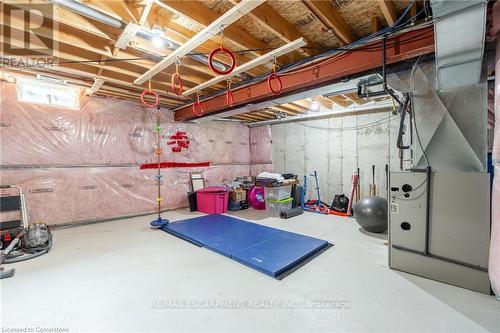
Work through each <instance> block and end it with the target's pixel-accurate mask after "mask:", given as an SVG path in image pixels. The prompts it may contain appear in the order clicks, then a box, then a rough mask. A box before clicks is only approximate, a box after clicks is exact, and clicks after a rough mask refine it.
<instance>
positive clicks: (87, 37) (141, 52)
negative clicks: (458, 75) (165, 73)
mask: <svg viewBox="0 0 500 333" xmlns="http://www.w3.org/2000/svg"><path fill="white" fill-rule="evenodd" d="M5 6H7V5H6V4H5V5H4V7H5ZM15 6H16V7H17V8H20V9H23V10H28V9H27V7H26V6H21V4H18V3H16V4H15ZM56 9H57V12H60V13H61V15H62V16H54V17H53V19H54V20H57V21H55V22H56V23H55V24H59V26H58V31H57V32H58V33H56V34H54V32H53V30H52V29H51V24H50V22H51V21H50V20H48V19H44V21H43V24H42V25H41V26H40V27H38V28H37V35H39V36H42V37H46V38H48V39H53V40H54V41H56V42H57V43H59V45H58V48H59V49H71V52H72V53H73V55H75V56H76V57H78V58H80V60H90V59H99V58H100V56H106V57H108V58H109V59H112V60H119V58H120V57H116V56H113V54H112V44H111V43H112V41H111V39H110V38H109V37H107V36H108V35H111V31H117V30H116V29H113V28H110V27H109V26H105V27H103V28H102V29H103V30H100V32H101V33H97V32H96V31H95V29H91V28H90V27H93V25H94V23H91V22H90V21H89V20H86V22H87V23H86V26H75V23H73V22H71V21H70V20H67V18H68V17H70V18H71V19H72V20H74V21H75V22H78V20H77V17H79V15H77V14H74V13H72V12H70V11H67V10H65V9H62V8H59V7H56V8H55V9H54V10H56ZM45 10H46V9H45V7H41V8H40V11H38V10H37V11H33V12H32V14H33V15H47V17H50V14H49V13H45V12H44V11H45ZM4 15H5V14H4ZM75 15H76V17H75ZM7 17H8V19H9V23H10V28H12V29H17V30H19V31H20V32H21V34H20V35H21V36H22V31H23V29H24V20H23V19H22V16H19V15H12V16H9V15H5V17H4V18H7ZM80 18H81V17H80ZM5 27H6V26H5ZM104 28H106V30H104ZM103 31H106V33H103ZM13 35H16V36H17V34H13ZM104 36H106V37H104ZM96 37H97V38H96ZM139 46H143V45H142V44H139ZM91 53H93V55H92V54H91ZM156 53H158V50H156ZM120 56H121V57H123V58H125V59H130V58H138V57H141V56H142V57H144V56H146V58H145V59H144V60H137V61H133V62H125V61H113V62H108V63H107V64H106V66H107V68H110V67H114V70H116V71H127V70H132V69H133V70H134V71H136V69H137V72H136V74H134V76H135V77H137V76H138V75H140V73H143V72H144V71H146V70H148V69H149V68H151V66H153V65H154V64H155V63H154V62H153V61H152V60H148V59H147V58H151V59H154V56H153V55H152V51H151V47H150V46H149V45H144V47H143V48H138V47H135V46H129V47H128V48H127V49H126V50H122V51H121V52H120ZM73 60H77V59H73ZM124 64H127V66H123V65H124ZM199 68H203V69H206V66H202V65H201V64H199V63H195V62H194V61H192V60H190V59H185V61H184V62H183V67H182V74H183V81H184V83H185V84H186V85H187V86H189V85H190V84H192V83H194V84H195V85H196V84H199V83H201V82H203V81H205V80H207V79H209V78H210V77H212V76H213V73H211V72H210V76H207V75H208V74H205V73H204V72H203V73H200V72H198V69H199ZM160 80H162V81H164V82H166V81H168V80H169V77H168V78H160ZM127 84H129V85H131V82H128V83H127Z"/></svg>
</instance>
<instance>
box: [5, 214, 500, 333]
mask: <svg viewBox="0 0 500 333" xmlns="http://www.w3.org/2000/svg"><path fill="white" fill-rule="evenodd" d="M194 215H197V214H195V213H189V212H187V211H184V210H182V211H175V212H169V213H167V214H165V217H167V218H169V219H170V220H173V221H175V220H180V219H184V218H187V217H190V216H194ZM233 215H237V216H239V217H242V218H245V219H248V220H253V221H256V222H257V223H262V224H265V225H268V226H272V227H277V228H281V229H284V230H289V231H293V232H298V233H303V234H306V235H310V236H314V237H318V238H323V239H327V240H329V241H331V242H332V243H334V244H335V246H334V247H333V248H331V249H329V250H328V251H326V252H325V253H323V254H321V255H320V256H318V257H317V258H315V259H314V260H313V261H311V262H309V263H308V264H307V265H305V266H304V267H302V268H300V269H299V270H297V271H296V272H294V273H293V274H291V275H290V276H288V277H286V278H285V279H284V280H282V281H277V280H274V279H272V278H269V277H267V276H265V275H262V274H260V273H258V272H256V271H253V270H251V269H249V268H247V267H245V266H243V265H240V264H238V263H236V262H234V261H232V260H229V259H227V258H224V257H222V256H220V255H217V254H215V253H213V252H210V251H208V250H206V249H203V248H198V247H196V246H194V245H191V244H189V243H187V242H185V241H182V240H180V239H177V238H175V237H173V236H170V235H168V234H166V233H164V232H162V231H158V230H151V229H149V227H148V222H149V221H151V220H152V217H140V218H132V219H127V220H118V221H113V222H107V223H101V224H94V225H88V226H81V227H75V228H68V229H59V230H54V231H53V234H54V247H53V250H52V251H51V252H50V253H49V254H48V255H45V256H43V257H41V258H39V259H37V260H33V261H30V262H24V263H19V264H16V265H15V267H16V269H17V273H16V276H15V277H14V278H10V279H6V280H2V281H1V305H2V309H1V314H2V316H1V317H2V319H1V321H2V327H3V329H4V330H3V332H7V330H6V329H8V328H24V327H28V329H29V328H33V329H36V328H37V327H39V328H52V329H62V330H60V331H62V332H64V331H67V330H66V329H68V330H69V331H70V332H74V331H92V332H97V331H108V332H109V331H114V332H118V331H119V332H124V331H148V332H159V331H218V332H220V331H230V332H235V331H253V332H255V331H301V332H303V331H336V332H338V331H356V332H368V331H370V332H374V331H380V332H381V331H384V332H388V331H390V332H410V331H411V332H424V331H425V332H431V331H432V332H444V331H450V332H458V331H461V332H484V331H491V332H500V302H498V301H496V299H495V298H494V297H492V296H486V295H482V294H479V293H476V292H472V291H468V290H464V289H461V288H457V287H453V286H450V285H446V284H443V283H439V282H435V281H431V280H427V279H423V278H420V277H416V276H412V275H408V274H405V273H401V272H397V271H393V270H390V269H388V268H387V246H386V245H384V239H381V238H380V236H378V237H375V235H368V234H366V233H363V232H361V231H360V230H359V227H358V225H357V224H356V222H354V220H351V219H343V218H338V217H334V216H324V215H316V214H312V213H306V214H304V215H302V216H300V217H297V218H294V219H291V220H288V221H283V220H279V219H276V218H266V217H265V216H264V215H262V214H259V213H257V212H255V211H246V212H239V213H237V214H233ZM311 301H321V302H315V303H311ZM313 304H314V306H312V305H313ZM238 307H239V308H238Z"/></svg>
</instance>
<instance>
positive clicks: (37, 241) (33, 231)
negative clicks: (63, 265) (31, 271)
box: [0, 185, 52, 279]
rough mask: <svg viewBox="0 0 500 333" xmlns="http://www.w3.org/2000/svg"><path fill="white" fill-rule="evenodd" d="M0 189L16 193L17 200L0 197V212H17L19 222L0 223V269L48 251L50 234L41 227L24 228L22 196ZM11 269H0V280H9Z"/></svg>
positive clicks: (26, 216)
mask: <svg viewBox="0 0 500 333" xmlns="http://www.w3.org/2000/svg"><path fill="white" fill-rule="evenodd" d="M0 189H16V190H17V191H18V192H19V195H18V196H11V195H9V196H2V197H0V212H11V211H16V210H17V211H20V212H21V214H20V220H12V221H3V222H0V247H1V248H2V251H1V252H0V265H4V264H13V263H16V262H20V261H25V260H29V259H33V258H37V257H39V256H41V255H43V254H45V253H47V252H49V250H50V248H51V247H52V234H51V233H50V230H49V227H48V226H47V225H46V224H45V223H39V222H38V223H33V224H31V225H28V214H27V210H26V201H25V198H24V193H23V191H22V190H21V188H20V187H19V186H15V185H0ZM14 274H15V269H14V268H11V269H9V270H5V269H4V268H3V267H1V266H0V279H3V278H8V277H12V276H14Z"/></svg>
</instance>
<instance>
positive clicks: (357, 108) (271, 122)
mask: <svg viewBox="0 0 500 333" xmlns="http://www.w3.org/2000/svg"><path fill="white" fill-rule="evenodd" d="M392 107H393V105H392V102H391V103H383V104H375V105H363V106H353V107H347V108H344V109H343V110H342V111H327V112H320V113H315V114H306V115H301V116H294V117H291V118H282V119H272V120H263V121H257V122H253V123H248V124H247V125H248V126H249V127H259V126H265V125H275V124H283V123H290V122H298V121H306V120H314V119H321V118H328V117H330V116H338V115H345V114H355V113H359V112H364V111H376V110H383V109H390V108H392Z"/></svg>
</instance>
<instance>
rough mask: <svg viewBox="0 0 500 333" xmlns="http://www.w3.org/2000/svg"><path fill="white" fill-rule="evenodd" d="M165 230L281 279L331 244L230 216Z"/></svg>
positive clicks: (192, 221)
mask: <svg viewBox="0 0 500 333" xmlns="http://www.w3.org/2000/svg"><path fill="white" fill-rule="evenodd" d="M162 230H163V231H165V232H168V233H170V234H173V235H175V236H177V237H180V238H182V239H184V240H187V241H189V242H191V243H194V244H196V245H198V246H202V247H205V248H207V249H209V250H212V251H214V252H217V253H219V254H222V255H224V256H226V257H229V258H231V259H233V260H235V261H237V262H239V263H241V264H243V265H246V266H248V267H251V268H253V269H255V270H257V271H259V272H262V273H264V274H267V275H269V276H272V277H274V278H278V279H279V278H282V277H284V276H286V275H288V274H287V273H289V272H291V271H293V270H294V269H295V268H297V267H299V266H301V264H303V263H304V262H306V261H308V260H309V259H312V258H313V257H314V256H315V255H317V254H319V253H321V252H323V250H326V249H327V248H328V246H329V245H330V244H329V243H328V242H327V241H325V240H321V239H318V238H313V237H309V236H304V235H300V234H296V233H293V232H288V231H283V230H279V229H275V228H270V227H266V226H263V225H260V224H256V223H251V222H247V221H243V220H240V219H237V218H234V217H230V216H226V215H206V216H200V217H195V218H191V219H187V220H181V221H177V222H170V223H169V224H167V225H166V226H164V227H163V228H162Z"/></svg>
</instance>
